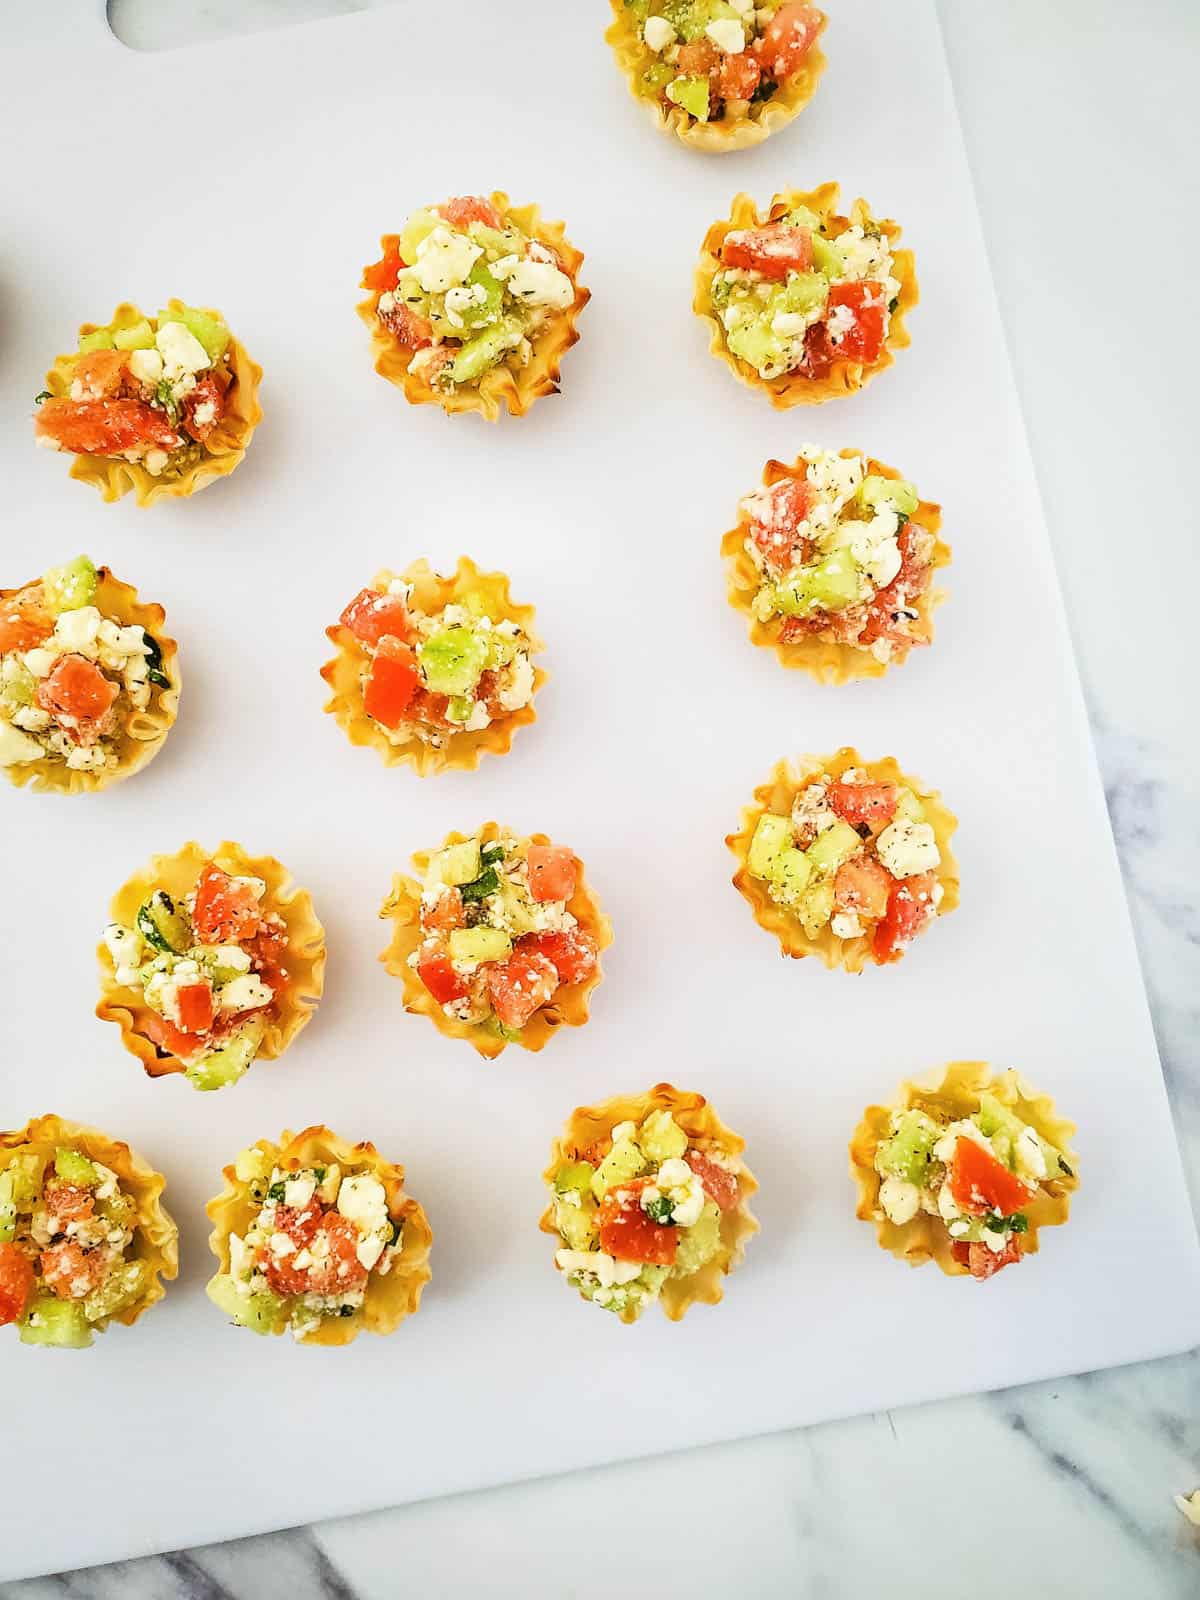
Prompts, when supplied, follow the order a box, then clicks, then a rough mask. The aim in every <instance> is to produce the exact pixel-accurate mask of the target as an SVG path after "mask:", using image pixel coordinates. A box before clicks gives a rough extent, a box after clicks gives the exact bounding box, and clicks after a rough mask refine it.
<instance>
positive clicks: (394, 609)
mask: <svg viewBox="0 0 1200 1600" xmlns="http://www.w3.org/2000/svg"><path fill="white" fill-rule="evenodd" d="M338 621H339V622H340V623H341V625H342V627H343V628H349V629H350V632H351V633H352V634H353V635H354V637H355V638H356V639H358V640H359V641H360V642H361V643H363V644H370V645H376V644H378V643H379V641H380V639H382V638H384V637H385V636H387V637H390V638H392V639H401V640H403V641H404V642H405V643H407V641H408V640H409V639H410V638H411V637H412V624H411V623H410V621H409V618H408V608H407V607H406V606H405V604H404V601H403V600H402V599H401V597H400V596H399V595H398V594H384V593H382V592H381V591H380V590H379V589H360V590H359V591H358V593H357V594H356V595H355V596H354V599H353V600H351V602H350V604H349V605H348V606H347V607H346V609H345V610H344V611H343V612H342V614H341V616H340V617H339V618H338Z"/></svg>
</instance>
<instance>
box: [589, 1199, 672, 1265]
mask: <svg viewBox="0 0 1200 1600" xmlns="http://www.w3.org/2000/svg"><path fill="white" fill-rule="evenodd" d="M652 1181H653V1180H652V1179H650V1178H635V1179H634V1180H633V1182H632V1183H623V1184H621V1186H620V1187H619V1188H617V1189H610V1190H609V1191H608V1192H607V1194H606V1195H605V1196H604V1199H603V1200H601V1202H600V1210H599V1212H598V1213H597V1217H596V1222H597V1226H598V1228H599V1231H600V1248H601V1250H604V1251H607V1253H608V1254H609V1255H610V1256H615V1257H616V1259H617V1260H618V1261H650V1262H653V1263H654V1265H656V1266H660V1267H669V1266H671V1265H672V1264H673V1262H674V1260H675V1252H676V1250H677V1249H678V1248H679V1229H678V1228H677V1227H675V1226H674V1225H673V1224H672V1223H666V1222H655V1220H654V1218H653V1217H651V1216H648V1215H647V1214H646V1212H645V1211H643V1210H642V1201H641V1194H642V1190H643V1189H645V1188H646V1187H647V1185H648V1184H650V1183H651V1182H652Z"/></svg>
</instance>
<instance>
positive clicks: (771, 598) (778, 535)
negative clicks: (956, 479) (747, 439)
mask: <svg viewBox="0 0 1200 1600" xmlns="http://www.w3.org/2000/svg"><path fill="white" fill-rule="evenodd" d="M738 511H739V521H738V524H737V526H736V527H735V528H731V529H730V531H729V532H728V533H727V534H726V535H725V536H724V538H723V539H722V540H721V554H722V555H723V556H724V557H725V570H726V574H727V578H728V584H729V602H730V604H731V605H732V606H733V607H734V608H735V609H736V610H738V611H741V612H742V613H743V614H744V615H745V616H747V617H748V618H749V619H750V638H751V641H752V642H753V643H754V644H756V645H763V646H765V647H767V648H768V649H773V650H774V651H775V653H776V655H777V656H778V658H779V660H780V662H781V663H782V664H783V665H784V666H785V667H794V668H798V669H800V670H802V671H804V672H808V673H811V674H812V676H813V677H814V678H816V679H818V680H819V681H821V682H825V683H847V682H849V681H850V680H851V679H852V678H877V677H880V676H881V675H882V674H883V673H885V672H886V671H887V670H888V668H889V667H892V666H898V665H899V664H900V663H901V662H902V661H904V660H905V659H906V658H907V656H908V653H909V651H910V650H912V649H913V648H914V647H916V646H917V645H924V644H929V643H931V642H932V639H933V611H934V607H935V606H937V605H939V604H940V603H941V601H942V600H944V599H945V593H944V591H943V590H941V589H936V588H934V587H933V575H934V573H935V572H936V571H937V569H938V568H939V567H944V566H946V565H947V564H948V563H949V560H950V547H949V546H948V545H947V544H944V543H943V541H942V540H941V539H940V538H939V530H940V528H941V525H942V513H941V507H940V506H936V505H934V504H932V502H930V501H928V500H922V499H921V497H920V496H919V494H918V493H917V491H916V489H915V488H914V487H913V485H912V484H911V483H909V482H907V481H906V480H905V479H904V478H902V477H901V476H900V474H899V473H898V472H897V471H896V470H895V468H893V467H887V466H884V464H883V463H882V462H881V461H876V460H875V459H874V458H873V457H871V456H867V455H864V454H863V452H862V451H861V450H841V451H838V452H834V451H832V450H823V449H822V448H821V447H820V445H804V446H803V447H802V448H801V451H800V454H799V456H798V457H797V458H796V460H795V461H794V462H793V463H792V464H791V466H785V465H784V463H783V462H782V461H768V462H767V464H766V466H765V468H764V469H763V486H762V488H761V489H756V490H755V492H754V493H753V494H750V495H747V497H746V498H745V499H744V500H743V501H742V502H741V504H740V505H739V507H738Z"/></svg>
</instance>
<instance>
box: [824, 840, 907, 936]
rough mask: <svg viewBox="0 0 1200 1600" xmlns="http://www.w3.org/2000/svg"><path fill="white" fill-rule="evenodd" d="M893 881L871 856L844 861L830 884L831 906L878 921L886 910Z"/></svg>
mask: <svg viewBox="0 0 1200 1600" xmlns="http://www.w3.org/2000/svg"><path fill="white" fill-rule="evenodd" d="M894 882H895V879H894V878H893V877H892V875H891V873H890V872H888V870H887V869H886V867H883V866H881V865H880V864H879V862H878V861H876V860H874V859H873V858H872V857H871V856H856V857H855V858H854V860H852V861H843V862H842V864H841V866H840V867H839V868H838V869H837V876H836V877H835V878H834V880H833V904H834V907H835V908H836V909H837V910H838V911H850V912H853V913H854V915H855V916H863V917H869V918H870V919H871V921H872V922H876V921H878V919H879V918H880V917H882V916H883V915H884V913H885V912H886V911H887V907H888V896H889V894H890V893H891V888H892V884H893V883H894Z"/></svg>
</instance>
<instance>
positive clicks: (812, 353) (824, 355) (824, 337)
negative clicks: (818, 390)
mask: <svg viewBox="0 0 1200 1600" xmlns="http://www.w3.org/2000/svg"><path fill="white" fill-rule="evenodd" d="M836 354H837V351H836V350H835V349H834V348H833V346H832V345H831V344H830V342H829V329H828V328H827V327H826V326H825V324H824V323H823V322H814V323H813V324H812V326H811V327H810V328H809V329H808V330H807V332H806V333H805V335H804V354H803V356H802V357H801V359H800V364H799V366H798V367H797V369H796V370H797V371H798V372H802V373H803V374H804V376H805V377H806V378H811V379H813V380H817V379H820V378H827V377H828V376H829V370H830V368H831V367H832V366H833V358H834V356H836Z"/></svg>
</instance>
